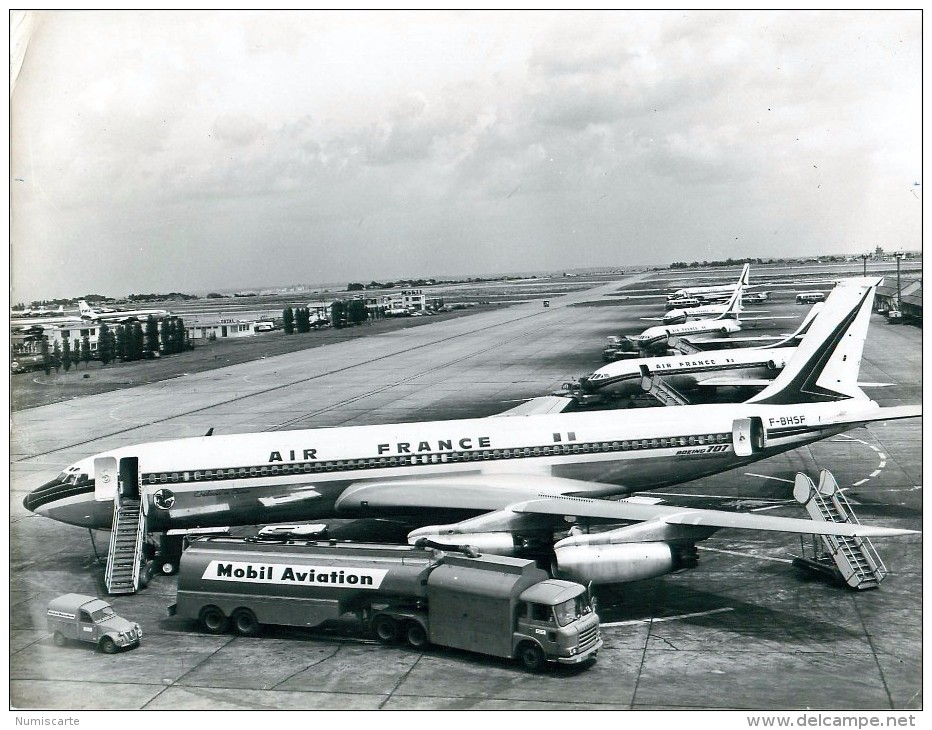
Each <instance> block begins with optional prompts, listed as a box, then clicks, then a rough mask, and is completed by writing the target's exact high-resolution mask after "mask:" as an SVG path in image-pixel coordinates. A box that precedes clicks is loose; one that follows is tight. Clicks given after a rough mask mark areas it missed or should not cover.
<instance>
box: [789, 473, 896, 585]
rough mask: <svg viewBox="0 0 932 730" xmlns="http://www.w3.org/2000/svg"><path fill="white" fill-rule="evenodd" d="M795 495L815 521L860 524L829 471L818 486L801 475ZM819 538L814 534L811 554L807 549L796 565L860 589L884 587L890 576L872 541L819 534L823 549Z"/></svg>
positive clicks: (795, 487) (822, 476)
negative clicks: (817, 540)
mask: <svg viewBox="0 0 932 730" xmlns="http://www.w3.org/2000/svg"><path fill="white" fill-rule="evenodd" d="M793 496H794V497H795V498H796V501H797V502H799V503H800V504H802V505H803V506H804V507H805V508H806V511H807V512H808V513H809V516H810V517H812V519H814V520H820V521H822V522H847V523H853V524H860V522H858V519H857V517H855V515H854V512H853V511H852V509H851V504H850V503H849V502H848V499H847V498H846V497H845V495H844V493H843V492H842V491H841V490H840V489H839V488H838V482H837V481H835V477H834V476H833V475H832V474H831V472H829V471H828V470H825V469H823V470H822V472H821V473H820V474H819V485H818V487H816V486H815V485H814V484H813V482H812V480H811V479H810V478H809V477H808V476H806V475H805V474H797V475H796V482H795V485H794V487H793ZM816 537H817V536H815V535H813V540H814V544H813V549H812V553H811V555H809V556H807V555H806V554H805V549H804V551H803V553H804V554H803V555H802V556H795V557H794V560H793V565H795V566H797V567H800V568H806V569H812V570H816V571H818V572H821V573H824V574H827V575H830V576H832V577H834V578H836V579H840V580H841V581H843V582H844V583H846V584H847V585H848V586H849V587H851V588H855V589H857V590H868V589H871V588H878V587H879V586H880V581H882V580H883V579H884V577H885V576H886V575H887V568H886V566H885V565H884V564H883V561H882V560H881V559H880V556H879V555H878V554H877V551H876V550H875V549H874V546H873V545H872V544H871V541H870V540H869V539H868V538H866V537H845V536H840V535H819V536H818V538H820V539H821V547H822V549H821V550H820V549H818V543H817V542H816V541H815V539H816Z"/></svg>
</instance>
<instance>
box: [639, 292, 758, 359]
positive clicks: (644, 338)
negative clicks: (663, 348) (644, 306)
mask: <svg viewBox="0 0 932 730" xmlns="http://www.w3.org/2000/svg"><path fill="white" fill-rule="evenodd" d="M740 302H741V287H738V288H737V289H734V290H733V291H732V293H731V299H729V300H728V304H726V305H725V309H724V311H723V312H722V313H721V314H719V315H718V316H717V317H710V318H707V319H696V320H692V321H686V322H682V323H680V324H663V325H657V326H655V327H648V328H647V329H646V330H644V331H643V332H642V333H641V334H639V335H627V339H628V341H629V342H631V343H632V344H634V345H637V346H638V347H639V348H641V349H642V350H647V349H650V348H652V347H656V346H658V345H661V344H664V343H666V342H667V340H669V339H670V338H671V337H688V336H691V335H701V334H710V333H713V332H714V333H717V334H721V335H729V334H732V333H733V332H740V331H741V322H740V321H739V319H738V312H739V310H740Z"/></svg>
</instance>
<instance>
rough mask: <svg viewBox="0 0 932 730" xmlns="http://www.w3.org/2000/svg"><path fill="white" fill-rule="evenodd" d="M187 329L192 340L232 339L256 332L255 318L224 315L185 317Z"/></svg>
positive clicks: (248, 335)
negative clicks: (237, 317)
mask: <svg viewBox="0 0 932 730" xmlns="http://www.w3.org/2000/svg"><path fill="white" fill-rule="evenodd" d="M184 325H185V329H186V330H187V331H188V339H190V340H208V339H216V340H221V339H230V338H235V337H251V336H252V335H254V334H256V322H255V320H245V319H235V318H233V317H224V316H222V315H209V316H197V315H194V316H193V317H188V318H185V323H184Z"/></svg>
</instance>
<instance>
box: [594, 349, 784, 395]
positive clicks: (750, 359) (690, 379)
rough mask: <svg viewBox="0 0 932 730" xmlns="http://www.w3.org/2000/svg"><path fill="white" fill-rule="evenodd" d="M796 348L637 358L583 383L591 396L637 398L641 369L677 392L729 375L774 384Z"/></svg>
mask: <svg viewBox="0 0 932 730" xmlns="http://www.w3.org/2000/svg"><path fill="white" fill-rule="evenodd" d="M795 351H796V348H795V347H778V348H762V349H753V348H739V349H735V350H713V351H709V352H702V353H697V354H692V355H671V356H666V357H651V358H635V359H632V360H622V361H619V362H614V363H612V364H610V365H606V366H605V367H603V368H599V369H598V370H596V371H595V372H594V373H593V374H592V375H590V376H589V377H587V378H585V379H584V380H583V381H580V383H581V385H582V386H583V390H584V391H585V392H588V393H596V392H598V393H611V394H613V395H635V394H637V393H638V392H640V391H641V378H642V372H641V367H642V366H645V367H647V369H648V372H649V373H650V374H651V375H657V376H660V377H662V378H663V379H664V381H666V382H668V383H670V384H671V385H672V386H673V387H675V388H678V389H690V388H694V387H696V386H698V385H700V384H701V383H702V382H703V381H704V380H707V379H709V378H713V377H715V376H724V375H727V376H728V377H729V378H730V379H733V380H738V379H740V378H747V379H753V380H761V379H768V380H772V379H773V378H774V377H776V374H777V373H778V372H779V371H780V370H782V369H783V367H784V366H785V365H786V362H787V360H788V359H789V358H790V357H791V356H792V354H793V353H794V352H795Z"/></svg>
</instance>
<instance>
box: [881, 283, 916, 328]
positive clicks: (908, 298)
mask: <svg viewBox="0 0 932 730" xmlns="http://www.w3.org/2000/svg"><path fill="white" fill-rule="evenodd" d="M890 278H891V277H887V279H886V281H890ZM891 309H893V310H897V309H898V310H899V311H900V312H902V314H903V318H904V319H905V320H906V321H910V322H922V279H911V280H909V281H904V282H901V284H900V290H899V292H897V288H896V279H895V278H893V283H892V284H887V283H884V284H883V285H882V286H878V287H877V293H876V294H875V296H874V310H875V311H877V312H884V313H886V312H889V311H890V310H891Z"/></svg>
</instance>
